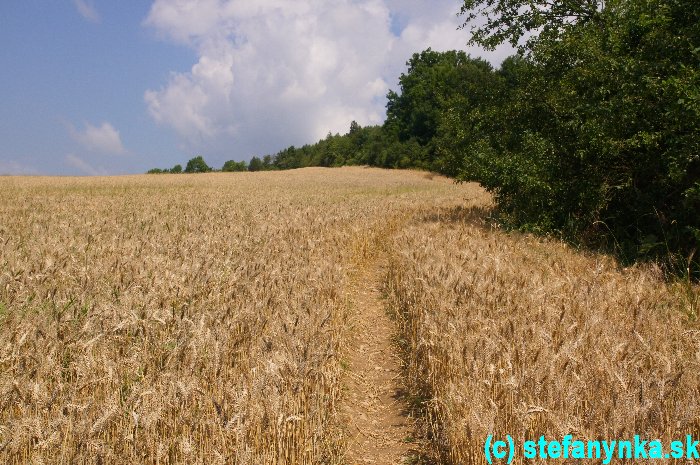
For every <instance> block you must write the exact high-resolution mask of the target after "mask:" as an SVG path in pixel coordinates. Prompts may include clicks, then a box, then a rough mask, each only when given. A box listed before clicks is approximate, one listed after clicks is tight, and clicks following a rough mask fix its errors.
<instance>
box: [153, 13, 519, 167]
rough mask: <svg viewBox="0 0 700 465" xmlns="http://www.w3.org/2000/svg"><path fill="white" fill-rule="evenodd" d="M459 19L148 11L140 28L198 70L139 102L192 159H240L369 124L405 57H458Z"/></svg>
mask: <svg viewBox="0 0 700 465" xmlns="http://www.w3.org/2000/svg"><path fill="white" fill-rule="evenodd" d="M458 11H459V3H455V2H454V0H434V1H430V2H426V1H424V0H420V1H419V0H410V1H409V0H256V1H254V2H253V1H237V0H155V2H154V3H153V5H152V7H151V10H150V13H149V15H148V17H147V19H146V20H145V22H144V24H146V25H147V26H149V27H152V28H154V29H155V30H156V31H157V32H158V33H159V34H161V35H162V36H163V37H167V38H169V39H170V40H173V41H175V42H178V43H182V44H186V45H187V46H189V47H192V48H193V49H195V50H196V51H197V53H198V56H199V58H198V62H197V63H196V64H194V66H193V67H192V69H191V70H190V71H188V72H184V73H173V74H172V75H171V77H170V79H169V81H168V82H167V83H166V84H165V85H164V86H163V87H162V88H160V89H158V90H148V91H146V92H145V95H144V99H145V102H146V104H147V106H148V110H149V112H150V114H151V116H152V117H153V119H154V120H155V121H157V122H158V123H160V124H164V125H168V126H170V127H172V128H174V129H175V130H176V131H177V133H178V134H179V135H180V136H181V137H182V138H183V140H184V141H185V142H186V144H187V145H188V146H189V148H190V149H191V150H193V151H201V150H203V149H207V148H210V149H212V150H214V151H219V152H223V150H224V147H226V148H228V147H235V149H232V150H235V151H237V152H238V153H237V154H235V155H237V156H238V157H239V158H243V157H245V156H248V155H252V154H254V153H255V154H261V153H267V152H269V151H275V150H278V149H281V148H283V147H284V146H285V145H289V144H291V143H303V142H312V141H315V140H317V139H319V138H321V137H323V136H325V134H326V133H327V132H329V131H331V132H345V131H347V129H348V127H349V123H350V121H352V120H356V121H358V122H359V123H360V124H361V125H367V124H379V123H381V122H382V121H383V119H384V117H385V103H386V100H385V96H386V93H387V91H388V90H389V88H396V83H397V79H398V76H399V75H400V74H401V72H402V71H404V65H405V62H406V60H407V59H408V58H410V56H411V54H412V53H415V52H419V51H421V50H424V49H425V48H427V47H429V46H430V47H432V48H433V49H434V50H450V49H464V48H465V44H466V42H467V40H468V34H467V33H466V32H465V31H458V30H457V27H458V26H459V24H460V22H461V19H460V18H458V17H457V15H456V14H457V12H458ZM397 21H398V22H399V23H401V26H402V27H400V28H397V27H396V24H397ZM398 29H400V31H399V30H398ZM472 54H473V55H474V53H472ZM505 56H506V54H503V56H501V57H495V59H494V61H500V59H502V58H504V57H505Z"/></svg>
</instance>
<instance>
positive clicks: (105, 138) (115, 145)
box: [70, 122, 126, 155]
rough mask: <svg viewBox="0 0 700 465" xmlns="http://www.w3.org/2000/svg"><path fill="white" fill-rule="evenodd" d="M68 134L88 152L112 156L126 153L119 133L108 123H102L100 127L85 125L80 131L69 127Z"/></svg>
mask: <svg viewBox="0 0 700 465" xmlns="http://www.w3.org/2000/svg"><path fill="white" fill-rule="evenodd" d="M70 132H71V136H72V137H73V139H75V140H76V141H77V142H78V143H79V144H81V145H82V146H83V147H85V148H86V149H88V150H90V151H93V152H100V153H107V154H114V155H119V154H124V153H126V149H124V145H123V144H122V140H121V136H120V135H119V131H117V130H116V129H114V126H112V125H111V124H110V123H107V122H104V123H102V124H101V125H100V126H93V125H92V124H90V123H86V124H85V127H84V129H83V130H82V131H81V130H77V129H75V128H74V127H70Z"/></svg>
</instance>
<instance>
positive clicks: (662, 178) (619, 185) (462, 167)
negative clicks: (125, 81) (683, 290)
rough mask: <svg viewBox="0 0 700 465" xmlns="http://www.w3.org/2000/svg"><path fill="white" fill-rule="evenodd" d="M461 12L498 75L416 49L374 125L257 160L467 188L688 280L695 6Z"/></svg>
mask: <svg viewBox="0 0 700 465" xmlns="http://www.w3.org/2000/svg"><path fill="white" fill-rule="evenodd" d="M473 12H477V13H473ZM462 15H463V18H464V28H470V29H471V42H472V43H474V44H478V45H481V46H484V47H486V48H494V47H495V46H497V45H499V44H501V43H503V42H506V41H507V42H509V43H511V44H512V45H513V46H515V47H517V50H518V52H517V53H516V54H515V55H513V56H511V57H509V58H507V59H506V60H504V61H503V63H502V64H501V65H500V67H498V68H494V67H493V66H491V65H490V64H489V63H488V62H486V61H484V60H482V59H479V58H472V57H470V56H468V55H466V54H465V53H464V52H461V51H448V52H436V51H433V50H431V49H428V50H425V51H423V52H420V53H416V54H414V55H413V56H412V57H411V58H410V60H409V61H408V62H407V66H408V68H407V71H406V72H405V73H403V74H402V75H401V76H400V78H399V87H400V89H399V91H398V92H394V91H390V92H389V94H388V95H387V117H386V121H385V123H384V124H383V125H381V126H370V127H361V126H360V125H358V124H357V123H356V122H352V123H351V125H350V128H349V131H348V133H347V134H345V135H339V134H335V135H333V134H328V136H327V137H326V138H324V139H322V140H320V141H319V142H318V143H316V144H309V145H304V146H303V147H289V148H287V149H284V150H281V151H280V152H278V153H277V154H274V155H268V156H266V157H264V159H263V160H266V162H263V163H262V164H263V166H265V168H261V169H292V168H302V167H307V166H329V167H330V166H342V165H371V166H378V167H386V168H420V169H426V170H431V171H435V172H439V173H442V174H445V175H448V176H451V177H454V178H455V179H456V180H458V181H477V182H479V183H481V184H482V185H483V186H484V187H485V188H486V189H487V190H489V191H490V192H492V193H493V194H494V197H495V200H496V203H497V212H496V214H497V218H498V220H499V221H500V223H501V224H502V225H504V226H506V227H512V228H518V229H521V230H524V231H529V232H535V233H541V234H553V235H557V236H559V237H562V238H564V239H567V240H569V241H572V242H574V243H577V244H583V245H587V246H595V247H598V248H603V249H606V250H610V251H613V252H615V253H616V254H617V255H618V256H619V257H620V258H621V259H622V260H623V261H624V262H632V261H634V260H638V259H662V260H663V261H664V263H666V264H667V265H668V266H669V267H672V268H673V271H676V272H678V271H681V272H684V273H687V275H688V276H689V277H690V276H691V275H692V274H693V273H695V277H697V273H698V271H699V267H698V260H697V258H696V257H695V252H696V250H697V247H698V245H699V244H700V137H699V135H700V134H699V131H700V8H697V5H696V4H695V0H607V1H602V0H562V1H559V2H551V1H550V0H465V1H464V2H463V7H462ZM251 163H252V161H251ZM248 169H250V166H249V167H248ZM185 171H187V169H185Z"/></svg>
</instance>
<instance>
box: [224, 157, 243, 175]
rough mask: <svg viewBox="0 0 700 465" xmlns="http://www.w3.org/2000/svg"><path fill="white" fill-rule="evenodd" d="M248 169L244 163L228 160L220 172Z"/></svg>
mask: <svg viewBox="0 0 700 465" xmlns="http://www.w3.org/2000/svg"><path fill="white" fill-rule="evenodd" d="M247 169H248V166H247V165H246V162H244V161H233V160H228V161H227V162H225V163H224V166H223V167H222V168H221V171H223V172H227V173H228V172H234V171H246V170H247Z"/></svg>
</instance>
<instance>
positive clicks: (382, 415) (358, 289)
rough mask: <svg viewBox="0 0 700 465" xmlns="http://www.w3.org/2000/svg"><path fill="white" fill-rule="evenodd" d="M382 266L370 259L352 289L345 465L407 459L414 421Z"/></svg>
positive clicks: (394, 461) (392, 461) (399, 461)
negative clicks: (385, 295)
mask: <svg viewBox="0 0 700 465" xmlns="http://www.w3.org/2000/svg"><path fill="white" fill-rule="evenodd" d="M383 273H384V265H383V264H382V262H381V261H379V260H377V259H376V258H372V259H369V260H368V262H367V263H366V264H365V266H364V267H362V269H361V270H360V271H359V273H358V275H357V276H356V278H355V279H354V280H353V284H352V286H351V289H350V291H351V305H352V314H351V316H350V318H351V321H350V325H351V327H352V339H351V343H350V347H349V348H348V350H347V358H346V361H347V364H348V366H347V372H346V378H347V382H346V386H345V388H346V392H345V396H344V405H343V414H344V418H345V421H346V424H345V427H346V431H347V434H348V449H347V452H346V455H345V463H347V464H348V465H355V464H402V463H407V460H408V458H409V457H410V455H411V449H412V444H411V438H412V436H413V433H414V425H413V421H412V420H411V419H410V418H409V417H408V414H407V407H406V405H405V403H404V401H403V399H402V392H403V383H402V371H401V359H400V357H399V355H398V352H397V350H396V348H395V347H394V345H393V343H392V338H393V336H394V335H395V333H396V328H395V325H394V322H393V321H392V320H391V319H390V318H389V317H388V315H387V313H386V310H385V305H384V301H383V299H382V295H381V282H382V277H383Z"/></svg>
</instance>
